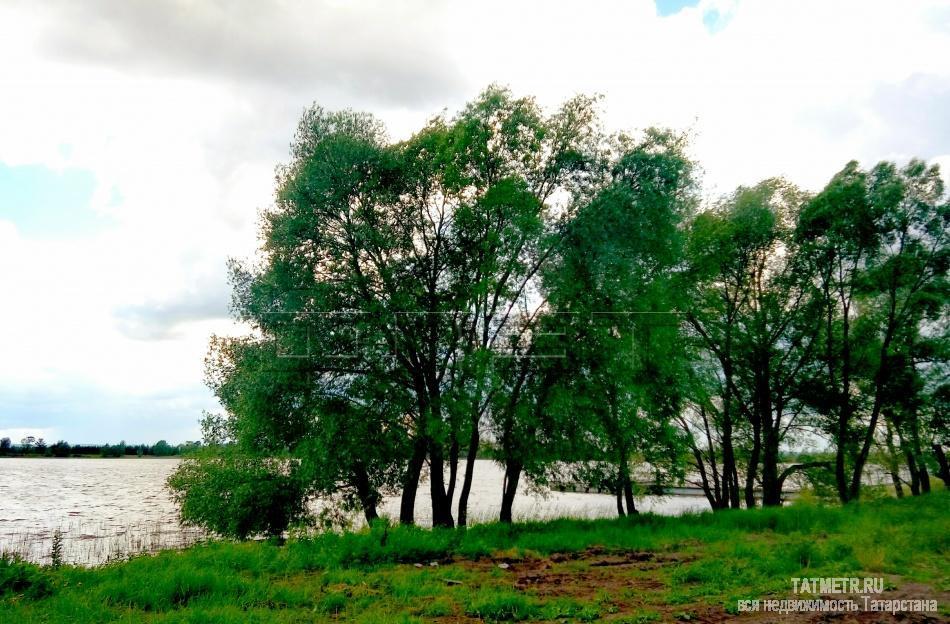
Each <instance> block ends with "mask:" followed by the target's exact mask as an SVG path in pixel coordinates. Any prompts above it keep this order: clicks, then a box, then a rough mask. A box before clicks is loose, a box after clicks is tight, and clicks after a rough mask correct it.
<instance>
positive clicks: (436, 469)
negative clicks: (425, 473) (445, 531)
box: [429, 440, 455, 528]
mask: <svg viewBox="0 0 950 624" xmlns="http://www.w3.org/2000/svg"><path fill="white" fill-rule="evenodd" d="M443 461H444V458H443V457H442V449H441V448H440V447H439V444H438V443H437V442H435V441H434V440H430V441H429V494H430V495H431V498H432V526H433V527H444V528H452V527H453V526H455V521H454V520H453V519H452V501H451V499H449V498H448V496H447V495H446V491H445V466H444V464H443Z"/></svg>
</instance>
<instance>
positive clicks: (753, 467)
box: [745, 411, 764, 509]
mask: <svg viewBox="0 0 950 624" xmlns="http://www.w3.org/2000/svg"><path fill="white" fill-rule="evenodd" d="M753 413H755V411H753ZM761 454H762V417H761V416H760V415H758V416H756V417H755V419H754V420H753V421H752V452H751V453H749V466H748V467H747V469H746V473H745V506H746V508H747V509H754V508H755V478H756V476H757V475H758V472H759V456H760V455H761ZM763 477H764V475H763Z"/></svg>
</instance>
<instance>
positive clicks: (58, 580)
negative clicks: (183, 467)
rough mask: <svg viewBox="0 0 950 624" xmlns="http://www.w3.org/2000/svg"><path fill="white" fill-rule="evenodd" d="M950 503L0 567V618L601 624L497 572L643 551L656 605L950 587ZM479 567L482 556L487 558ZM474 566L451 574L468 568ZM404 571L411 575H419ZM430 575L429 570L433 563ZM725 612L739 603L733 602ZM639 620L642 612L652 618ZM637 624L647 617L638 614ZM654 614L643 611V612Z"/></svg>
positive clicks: (423, 533)
mask: <svg viewBox="0 0 950 624" xmlns="http://www.w3.org/2000/svg"><path fill="white" fill-rule="evenodd" d="M948 509H950V493H947V492H939V493H934V494H931V495H929V496H924V497H915V498H908V499H903V500H882V501H874V502H871V503H863V504H860V505H853V506H847V507H838V506H822V505H814V504H796V505H792V506H789V507H785V508H779V509H759V510H751V511H727V512H720V513H716V514H712V513H701V514H692V515H687V516H683V517H668V516H655V515H649V514H644V515H641V516H637V517H631V518H625V519H611V520H554V521H548V522H524V523H516V524H513V525H501V524H485V525H478V526H474V527H471V528H469V529H466V530H446V529H434V530H428V529H420V528H414V527H391V526H386V525H384V524H377V525H375V526H373V527H369V528H365V529H363V530H360V531H356V532H345V533H327V534H321V535H316V536H313V537H311V538H307V539H293V540H290V541H288V542H287V543H286V544H284V545H278V544H276V543H273V542H242V543H233V542H209V543H203V544H199V545H196V546H193V547H191V548H188V549H185V550H180V551H165V552H161V553H158V554H156V555H152V556H141V557H136V558H133V559H132V560H129V561H125V562H122V563H119V562H116V563H111V564H108V565H105V566H102V567H98V568H92V569H89V568H80V567H75V566H63V567H61V568H59V569H54V568H52V567H50V566H47V567H38V566H35V565H32V564H28V563H25V562H23V561H21V560H17V559H15V558H10V557H6V558H3V559H0V622H7V621H9V622H24V623H26V622H32V621H44V622H87V621H89V622H92V621H95V622H100V621H152V622H213V621H222V622H230V621H234V622H253V621H260V622H283V621H286V622H292V621H334V620H339V619H346V620H348V621H349V620H358V621H386V622H390V621H395V622H398V621H426V620H428V619H429V618H434V617H449V616H451V617H466V616H467V617H470V618H478V619H483V620H486V621H497V620H522V619H538V618H540V619H553V618H558V617H560V616H562V615H563V616H564V617H563V618H562V619H569V620H570V621H588V620H592V619H597V618H598V617H599V615H598V614H599V613H600V611H599V610H598V609H599V607H598V606H597V605H596V604H581V603H578V602H576V601H575V602H571V600H569V599H566V598H564V597H551V596H539V595H534V594H531V593H530V592H524V591H522V590H519V589H517V588H515V587H514V586H513V585H512V581H511V579H510V575H509V576H506V575H505V571H504V570H502V569H500V568H499V567H498V566H497V565H495V564H496V563H498V562H501V561H512V562H518V561H522V560H527V561H532V560H535V559H537V558H540V557H544V556H546V555H550V554H552V553H578V552H581V553H586V555H584V556H582V557H581V558H580V559H579V560H578V561H579V563H578V565H583V562H584V560H585V557H586V559H588V560H590V559H592V558H597V557H604V556H607V555H609V554H610V553H612V552H617V553H619V552H629V551H650V552H653V553H656V556H657V557H659V558H662V559H663V560H664V561H666V562H667V563H665V564H664V565H663V566H662V567H661V568H658V569H657V570H656V571H655V574H656V575H658V576H657V578H658V579H661V580H662V582H663V583H664V587H663V589H662V590H657V591H658V592H660V598H659V599H660V600H661V601H663V603H664V604H693V603H695V602H696V601H708V602H714V603H718V604H726V603H727V602H728V601H734V600H735V599H736V598H742V597H760V596H761V595H763V594H768V593H772V594H775V593H782V592H787V591H788V589H789V577H792V576H804V575H808V576H850V575H861V574H874V575H887V576H889V577H894V578H896V577H897V576H899V577H903V578H905V579H910V580H913V581H915V582H919V583H924V584H928V585H930V586H931V587H933V588H935V589H936V590H941V591H946V590H948V589H950V586H948V585H950V579H948V575H947V571H948V570H950V557H948V553H950V516H948V514H947V510H948ZM486 558H490V560H488V561H485V559H486ZM479 559H482V560H483V561H484V563H482V564H478V565H464V564H459V563H458V562H460V561H465V560H479ZM415 564H421V565H420V566H418V567H417V566H416V565H415ZM433 564H435V565H433ZM733 603H734V602H733ZM648 615H649V614H648ZM644 617H646V616H644ZM650 617H652V615H650Z"/></svg>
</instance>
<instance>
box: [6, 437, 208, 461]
mask: <svg viewBox="0 0 950 624" xmlns="http://www.w3.org/2000/svg"><path fill="white" fill-rule="evenodd" d="M198 446H200V443H198V442H185V443H184V444H175V445H172V444H169V443H168V442H166V441H165V440H159V441H158V442H156V443H155V444H151V445H149V444H126V443H125V441H122V442H119V443H118V444H72V445H71V444H69V442H66V441H65V440H59V441H58V442H56V443H54V444H47V443H46V440H44V439H43V438H37V437H36V436H26V437H25V438H23V439H21V440H20V443H19V444H13V441H12V440H11V439H10V438H6V437H5V438H0V457H21V456H23V457H25V456H39V457H86V456H90V455H99V456H101V457H122V456H124V455H135V456H137V457H142V456H146V455H154V456H156V457H171V456H174V455H182V454H184V453H187V452H189V451H191V450H194V449H196V448H197V447H198Z"/></svg>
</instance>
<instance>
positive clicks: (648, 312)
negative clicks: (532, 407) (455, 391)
mask: <svg viewBox="0 0 950 624" xmlns="http://www.w3.org/2000/svg"><path fill="white" fill-rule="evenodd" d="M621 146H622V150H621V152H620V156H619V158H618V159H617V160H616V161H615V163H614V164H613V166H612V168H611V181H610V184H609V185H608V186H607V187H606V188H605V189H604V190H603V191H601V192H600V193H598V194H597V195H596V196H595V197H594V198H593V200H592V201H591V202H590V203H589V204H587V205H585V206H584V207H582V208H581V209H580V211H579V212H578V214H577V216H576V218H575V219H574V220H573V221H572V223H571V224H570V228H569V232H568V235H567V236H566V240H565V243H564V246H563V247H564V249H563V251H562V254H561V258H562V260H561V262H560V263H559V264H558V265H557V266H556V267H555V268H554V270H553V271H552V273H551V274H550V275H549V280H548V283H547V284H546V286H547V287H548V289H549V297H550V300H551V307H552V309H553V310H555V311H556V312H558V313H559V314H558V315H557V317H558V318H559V319H561V321H562V322H561V323H559V324H560V325H561V331H560V332H558V333H560V334H561V335H565V336H570V338H569V340H568V344H565V345H564V346H565V347H566V349H565V351H568V352H569V353H570V354H571V355H570V356H569V357H568V363H567V365H566V366H565V367H563V368H564V371H565V372H567V373H568V374H567V375H566V376H565V375H562V376H561V377H562V378H561V379H560V380H559V382H560V383H561V384H562V385H563V386H564V387H565V390H566V391H565V392H562V393H561V397H562V398H561V401H560V402H561V404H562V409H567V410H568V411H569V412H570V413H572V414H574V415H575V417H576V418H579V419H581V420H580V421H579V422H576V423H575V426H574V427H573V429H574V431H575V432H577V434H578V435H575V436H573V437H574V442H575V449H574V450H573V452H572V453H571V455H572V456H573V457H575V458H577V459H579V460H582V461H581V462H580V464H581V466H582V470H581V471H580V472H579V473H578V474H577V475H576V476H578V477H580V478H582V479H587V480H591V479H592V480H595V481H598V482H602V483H606V484H608V485H609V486H610V487H611V489H612V490H613V491H614V492H615V493H616V496H617V510H618V513H619V514H620V515H625V514H628V513H636V507H635V504H634V487H633V486H634V483H633V478H632V474H631V464H632V463H633V462H634V460H637V462H638V463H640V464H647V465H649V466H650V467H651V468H652V470H653V472H654V477H655V480H656V481H657V482H659V481H661V480H662V479H663V477H664V476H666V475H670V474H674V475H678V474H679V473H680V470H679V461H678V460H679V457H680V455H681V453H680V449H681V445H682V440H681V438H680V436H679V435H678V433H677V430H676V429H675V427H674V426H673V425H672V423H673V419H674V418H675V416H676V414H678V412H679V410H680V399H681V392H680V388H681V383H680V381H681V379H682V375H683V371H684V362H683V359H682V357H681V353H682V349H681V344H680V332H679V328H680V318H679V316H678V314H677V303H678V300H677V293H676V289H675V287H674V282H673V280H672V279H671V278H672V275H673V271H674V270H675V268H676V267H677V265H678V263H679V261H680V257H681V247H682V235H681V228H680V224H681V223H682V221H683V220H684V219H685V218H686V217H687V216H688V215H689V213H690V212H691V211H692V209H693V208H694V206H695V196H694V191H695V185H694V182H693V179H692V169H693V166H692V163H691V162H690V161H689V160H688V159H687V158H686V156H685V155H684V153H683V147H684V139H683V138H682V137H679V136H677V135H674V134H672V133H670V132H668V131H660V130H650V131H648V132H647V133H646V136H645V138H644V139H643V141H641V142H639V143H633V142H631V141H630V140H629V139H621Z"/></svg>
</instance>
